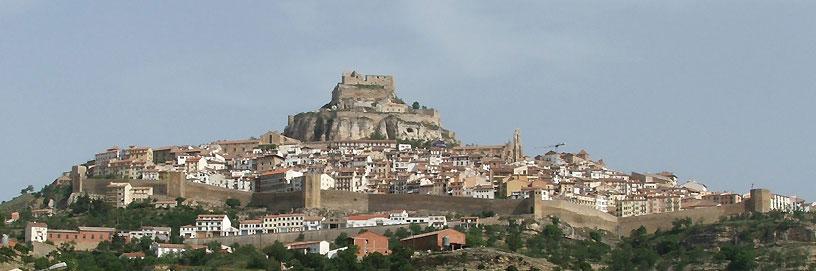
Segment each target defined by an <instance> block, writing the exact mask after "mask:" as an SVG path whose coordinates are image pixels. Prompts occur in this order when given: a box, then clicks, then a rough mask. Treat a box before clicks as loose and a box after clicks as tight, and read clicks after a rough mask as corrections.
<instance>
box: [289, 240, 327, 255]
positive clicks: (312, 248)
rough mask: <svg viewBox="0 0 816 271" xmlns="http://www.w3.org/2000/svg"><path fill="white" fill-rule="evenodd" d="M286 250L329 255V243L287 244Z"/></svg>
mask: <svg viewBox="0 0 816 271" xmlns="http://www.w3.org/2000/svg"><path fill="white" fill-rule="evenodd" d="M286 249H289V250H296V251H299V252H301V253H303V254H307V253H313V254H320V255H326V254H327V253H329V242H326V241H305V242H294V243H289V244H287V245H286Z"/></svg>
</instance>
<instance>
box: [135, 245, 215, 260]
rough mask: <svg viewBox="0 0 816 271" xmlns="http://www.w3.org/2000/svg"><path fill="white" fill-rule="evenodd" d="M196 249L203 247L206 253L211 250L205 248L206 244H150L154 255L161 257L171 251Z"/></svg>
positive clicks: (171, 252) (180, 251)
mask: <svg viewBox="0 0 816 271" xmlns="http://www.w3.org/2000/svg"><path fill="white" fill-rule="evenodd" d="M196 249H205V250H206V252H207V253H212V251H211V250H209V249H207V246H204V245H188V244H164V243H157V242H153V244H151V245H150V251H152V252H153V254H155V255H156V257H158V258H161V257H162V256H165V255H168V254H173V253H182V252H185V251H187V250H196Z"/></svg>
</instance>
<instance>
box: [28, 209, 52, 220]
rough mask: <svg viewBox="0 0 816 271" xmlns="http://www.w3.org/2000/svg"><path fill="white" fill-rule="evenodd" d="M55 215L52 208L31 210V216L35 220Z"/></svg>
mask: <svg viewBox="0 0 816 271" xmlns="http://www.w3.org/2000/svg"><path fill="white" fill-rule="evenodd" d="M52 215H54V209H52V208H43V209H33V210H31V216H33V217H34V218H40V217H45V216H52Z"/></svg>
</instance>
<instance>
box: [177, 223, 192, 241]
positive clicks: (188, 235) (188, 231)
mask: <svg viewBox="0 0 816 271" xmlns="http://www.w3.org/2000/svg"><path fill="white" fill-rule="evenodd" d="M179 235H180V236H181V237H183V238H184V239H195V238H196V226H193V225H184V226H181V227H179Z"/></svg>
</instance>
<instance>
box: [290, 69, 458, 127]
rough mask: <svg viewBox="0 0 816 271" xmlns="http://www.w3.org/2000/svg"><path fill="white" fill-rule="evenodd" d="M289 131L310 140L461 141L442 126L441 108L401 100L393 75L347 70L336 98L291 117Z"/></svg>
mask: <svg viewBox="0 0 816 271" xmlns="http://www.w3.org/2000/svg"><path fill="white" fill-rule="evenodd" d="M284 135H285V136H287V137H291V138H295V139H298V140H301V141H307V142H311V141H333V140H357V139H369V138H373V137H383V138H385V139H412V140H424V141H431V140H437V139H442V140H445V141H448V142H456V143H458V141H457V140H456V138H455V136H454V134H453V133H452V132H450V131H448V130H445V129H443V128H442V123H441V120H440V117H439V113H438V112H437V111H436V110H434V109H429V108H423V107H419V108H414V107H412V106H409V105H407V104H405V102H403V101H402V100H401V99H399V98H397V95H396V92H395V87H394V78H393V77H392V76H390V75H362V74H359V73H357V72H351V73H344V74H343V76H342V77H341V81H340V83H338V84H337V85H336V86H335V87H334V90H333V91H332V99H331V101H330V102H329V103H327V104H326V105H324V106H323V107H321V108H320V109H319V110H317V111H315V112H304V113H299V114H297V115H294V116H289V119H288V125H287V126H286V129H285V130H284Z"/></svg>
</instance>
